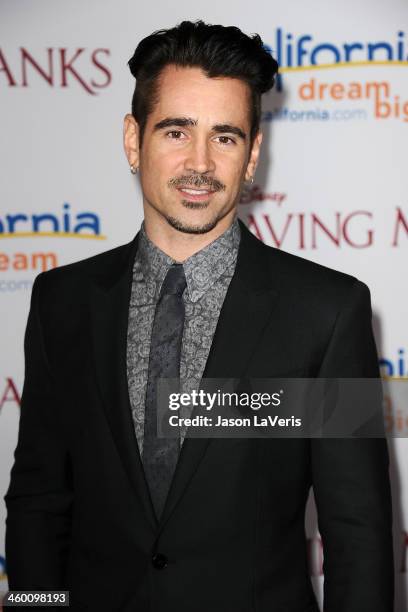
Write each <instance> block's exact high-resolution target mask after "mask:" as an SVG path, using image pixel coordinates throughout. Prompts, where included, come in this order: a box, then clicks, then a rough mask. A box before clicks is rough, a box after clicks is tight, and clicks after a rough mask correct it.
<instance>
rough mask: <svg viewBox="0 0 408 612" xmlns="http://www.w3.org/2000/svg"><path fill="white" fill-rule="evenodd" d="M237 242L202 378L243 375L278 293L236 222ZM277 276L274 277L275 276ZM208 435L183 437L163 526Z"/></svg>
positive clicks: (253, 241)
mask: <svg viewBox="0 0 408 612" xmlns="http://www.w3.org/2000/svg"><path fill="white" fill-rule="evenodd" d="M240 228H241V241H240V246H239V251H238V259H237V265H236V269H235V274H234V276H233V278H232V280H231V283H230V285H229V288H228V291H227V295H226V297H225V300H224V303H223V306H222V308H221V312H220V316H219V319H218V324H217V328H216V331H215V334H214V338H213V342H212V345H211V349H210V353H209V356H208V359H207V364H206V367H205V370H204V374H203V378H240V377H242V376H244V375H245V371H246V368H247V365H248V363H249V361H250V359H251V356H252V353H253V352H254V350H255V348H256V346H257V344H258V342H259V340H260V338H261V335H262V332H263V330H264V329H265V327H266V325H267V324H268V321H269V320H270V317H271V314H272V311H273V308H274V306H275V304H276V301H277V297H278V288H277V284H276V282H275V283H272V278H273V275H272V273H271V270H270V269H269V266H268V260H269V258H268V257H267V256H266V253H265V252H264V250H266V248H267V247H265V246H264V245H263V243H261V242H260V241H259V240H258V239H257V238H255V237H254V236H253V235H252V234H251V232H250V231H249V230H248V229H247V228H246V227H245V225H244V224H243V223H242V222H240ZM275 279H276V276H275ZM209 443H210V440H209V439H203V438H186V439H185V441H184V443H183V446H182V449H181V453H180V457H179V461H178V463H177V468H176V471H175V474H174V478H173V482H172V485H171V488H170V491H169V495H168V498H167V501H166V505H165V508H164V511H163V515H162V517H161V520H160V522H159V529H162V528H163V527H164V525H165V523H166V522H167V521H168V519H169V518H170V516H171V514H172V512H173V511H174V509H175V507H176V505H177V504H178V502H179V501H180V499H181V497H182V495H183V494H184V492H185V490H186V489H187V487H188V484H189V481H190V480H191V478H192V477H193V476H194V473H195V472H196V470H197V469H198V466H199V464H200V462H201V460H202V458H203V457H204V454H205V452H206V450H207V447H208V445H209Z"/></svg>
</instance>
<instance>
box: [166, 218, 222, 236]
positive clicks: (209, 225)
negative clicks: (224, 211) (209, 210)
mask: <svg viewBox="0 0 408 612" xmlns="http://www.w3.org/2000/svg"><path fill="white" fill-rule="evenodd" d="M219 220H220V218H219V217H215V219H210V220H209V221H201V222H199V223H191V222H189V221H184V220H182V219H179V218H177V217H171V216H170V215H166V221H167V223H168V224H169V225H171V227H173V228H174V229H176V230H178V231H179V232H183V233H184V234H207V232H210V231H211V230H212V229H214V227H215V226H216V225H217V223H218V221H219Z"/></svg>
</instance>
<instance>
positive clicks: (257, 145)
mask: <svg viewBox="0 0 408 612" xmlns="http://www.w3.org/2000/svg"><path fill="white" fill-rule="evenodd" d="M261 143H262V133H261V132H258V133H257V135H256V136H255V138H254V142H253V143H252V149H251V153H250V155H249V161H248V165H247V168H246V172H245V180H246V181H250V180H251V178H253V177H254V175H255V171H256V167H257V165H258V159H259V152H260V150H261Z"/></svg>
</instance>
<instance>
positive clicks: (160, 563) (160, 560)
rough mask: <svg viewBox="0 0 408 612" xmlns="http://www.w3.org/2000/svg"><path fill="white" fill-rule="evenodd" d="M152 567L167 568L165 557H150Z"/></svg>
mask: <svg viewBox="0 0 408 612" xmlns="http://www.w3.org/2000/svg"><path fill="white" fill-rule="evenodd" d="M152 564H153V567H154V568H156V569H164V568H165V567H166V566H167V557H166V555H162V554H161V553H155V554H154V555H153V557H152Z"/></svg>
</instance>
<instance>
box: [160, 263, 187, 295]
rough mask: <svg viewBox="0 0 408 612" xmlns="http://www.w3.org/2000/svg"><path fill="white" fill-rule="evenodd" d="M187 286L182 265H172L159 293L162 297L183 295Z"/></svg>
mask: <svg viewBox="0 0 408 612" xmlns="http://www.w3.org/2000/svg"><path fill="white" fill-rule="evenodd" d="M186 286H187V281H186V277H185V274H184V268H183V264H172V265H171V266H170V268H169V270H168V272H167V274H166V277H165V279H164V281H163V284H162V288H161V291H160V297H161V296H162V295H165V294H167V295H179V296H181V295H183V291H184V289H185V288H186Z"/></svg>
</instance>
